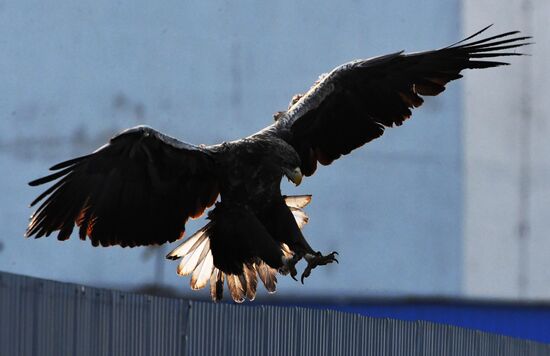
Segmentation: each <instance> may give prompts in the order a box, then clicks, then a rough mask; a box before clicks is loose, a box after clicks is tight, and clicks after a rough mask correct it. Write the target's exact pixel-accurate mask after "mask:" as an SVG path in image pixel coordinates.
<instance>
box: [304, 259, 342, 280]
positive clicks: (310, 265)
mask: <svg viewBox="0 0 550 356" xmlns="http://www.w3.org/2000/svg"><path fill="white" fill-rule="evenodd" d="M335 255H338V252H336V251H333V252H332V253H329V254H328V255H326V256H323V255H322V254H321V253H320V252H317V253H316V254H315V255H314V256H312V257H309V258H308V257H306V261H307V267H306V269H305V270H304V272H303V273H302V276H301V278H300V280H301V282H302V284H304V279H306V278H307V277H309V275H310V274H311V271H312V270H313V269H314V268H315V267H317V266H324V265H327V264H329V263H332V262H336V263H339V262H338V260H337V259H336V257H334V256H335Z"/></svg>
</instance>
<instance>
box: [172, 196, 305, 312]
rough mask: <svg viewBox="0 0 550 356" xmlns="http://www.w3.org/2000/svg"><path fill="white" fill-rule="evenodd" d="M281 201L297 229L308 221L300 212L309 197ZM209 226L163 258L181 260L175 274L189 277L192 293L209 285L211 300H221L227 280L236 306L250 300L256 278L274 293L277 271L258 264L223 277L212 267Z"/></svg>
mask: <svg viewBox="0 0 550 356" xmlns="http://www.w3.org/2000/svg"><path fill="white" fill-rule="evenodd" d="M284 199H285V203H286V205H287V206H288V207H289V209H290V211H291V212H292V215H293V216H294V219H295V220H296V223H297V224H298V227H299V228H300V229H301V228H302V227H303V226H304V225H305V224H307V222H308V220H309V218H308V216H307V215H306V213H305V212H304V211H303V210H302V208H303V207H305V206H306V205H308V204H309V202H310V201H311V195H296V196H287V197H285V198H284ZM211 224H212V223H208V224H207V225H206V226H204V227H203V228H202V229H200V230H199V231H197V232H196V233H195V234H193V235H192V236H191V237H189V238H188V239H187V240H185V241H184V242H183V243H182V244H181V245H179V246H178V247H176V248H175V249H174V250H172V251H171V252H170V253H169V254H168V255H167V256H166V257H167V258H169V259H179V258H181V261H180V263H179V265H178V269H177V272H178V274H179V275H183V276H185V275H189V274H192V275H191V280H190V285H191V288H192V289H201V288H204V287H205V286H206V285H207V284H210V294H211V297H212V299H213V300H219V299H221V297H222V294H223V284H224V280H227V285H228V287H229V291H230V294H231V298H232V299H233V300H234V301H235V302H237V303H242V302H243V301H244V300H245V299H246V298H248V299H250V300H254V298H255V296H256V286H257V283H258V282H257V278H258V277H260V280H261V281H262V282H263V284H264V286H265V288H266V289H267V291H268V292H269V293H275V289H276V283H277V277H276V275H277V270H276V269H274V268H271V267H269V266H268V265H267V264H266V263H265V262H263V261H261V260H259V261H258V262H256V263H254V264H253V265H246V264H244V265H243V273H242V274H240V275H227V274H225V273H223V272H222V271H220V270H219V269H218V268H216V267H215V266H214V258H213V256H212V250H211V249H210V236H209V228H210V226H211ZM281 250H282V252H283V254H284V255H285V257H287V258H290V257H292V256H293V252H292V251H291V250H290V248H289V247H288V246H287V245H286V244H284V243H283V244H281Z"/></svg>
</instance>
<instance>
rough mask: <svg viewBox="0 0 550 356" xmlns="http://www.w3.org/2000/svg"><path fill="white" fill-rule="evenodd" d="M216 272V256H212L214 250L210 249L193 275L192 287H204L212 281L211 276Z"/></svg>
mask: <svg viewBox="0 0 550 356" xmlns="http://www.w3.org/2000/svg"><path fill="white" fill-rule="evenodd" d="M213 272H214V258H212V251H211V250H210V249H208V252H207V254H206V256H205V257H204V258H203V259H202V262H200V264H199V265H198V266H197V268H195V270H194V271H193V275H192V276H191V282H190V284H191V288H192V289H202V288H204V287H205V286H206V284H207V283H208V282H209V281H210V276H211V275H212V273H213Z"/></svg>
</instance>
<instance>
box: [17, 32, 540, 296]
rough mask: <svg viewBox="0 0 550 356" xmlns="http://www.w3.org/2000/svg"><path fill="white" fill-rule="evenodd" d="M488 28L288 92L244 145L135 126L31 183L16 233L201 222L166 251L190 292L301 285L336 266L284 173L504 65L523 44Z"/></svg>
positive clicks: (134, 238) (128, 233) (120, 238)
mask: <svg viewBox="0 0 550 356" xmlns="http://www.w3.org/2000/svg"><path fill="white" fill-rule="evenodd" d="M489 27H490V26H488V27H486V28H484V29H482V30H481V31H478V32H476V33H475V34H473V35H472V36H469V37H467V38H465V39H464V40H462V41H459V42H456V43H454V44H452V45H450V46H447V47H444V48H440V49H437V50H432V51H425V52H415V53H404V52H403V51H400V52H395V53H391V54H388V55H384V56H379V57H374V58H370V59H365V60H354V61H351V62H348V63H345V64H343V65H340V66H338V67H336V68H335V69H333V70H332V71H331V72H329V73H328V74H323V75H321V76H320V77H319V79H318V80H317V81H316V82H315V83H314V84H313V86H312V87H311V88H310V89H309V90H308V91H307V92H306V93H304V94H298V95H295V96H294V97H293V98H292V100H291V102H290V104H289V106H288V108H287V110H284V111H279V112H277V113H276V114H275V115H274V119H275V120H274V122H272V123H271V124H270V125H269V126H267V127H266V128H264V129H262V130H261V131H259V132H257V133H254V134H252V135H250V136H248V137H245V138H243V139H239V140H235V141H230V142H223V143H221V144H216V145H211V146H205V145H193V144H190V143H185V142H182V141H179V140H177V139H175V138H172V137H170V136H168V135H165V134H163V133H161V132H158V131H156V130H154V129H153V128H151V127H148V126H137V127H134V128H130V129H127V130H125V131H122V132H121V133H119V134H117V135H116V136H114V137H113V138H111V139H110V141H109V142H108V143H107V144H105V145H104V146H102V147H100V148H98V149H97V150H95V151H94V152H92V153H90V154H87V155H84V156H81V157H77V158H73V159H70V160H67V161H65V162H62V163H58V164H56V165H54V166H53V167H51V168H50V170H51V171H54V172H53V173H51V174H49V175H47V176H45V177H42V178H39V179H36V180H33V181H32V182H30V183H29V184H30V185H31V186H38V185H42V184H45V183H50V182H53V184H52V185H51V186H50V187H48V188H47V189H46V190H45V191H44V192H43V193H42V194H40V195H39V196H38V197H37V198H36V199H35V200H34V201H33V202H32V203H31V207H32V206H35V205H37V204H38V203H41V204H40V205H39V207H38V208H37V209H36V211H35V212H34V213H33V214H32V216H31V218H30V222H29V225H28V228H27V231H26V233H25V236H27V237H31V236H34V237H35V238H39V237H42V236H49V235H50V234H51V233H53V232H57V239H58V240H66V239H68V238H69V237H70V236H71V234H72V232H73V229H74V228H75V226H76V227H77V228H78V235H79V237H80V239H82V240H86V239H87V238H88V239H90V240H91V243H92V245H93V246H113V245H119V246H122V247H134V246H145V245H159V244H164V243H169V242H173V241H176V240H179V239H182V238H183V235H184V232H185V224H186V222H187V220H188V219H189V218H198V217H199V216H201V215H202V214H203V213H204V212H205V210H206V209H208V208H209V207H211V206H213V205H214V208H213V209H211V210H209V212H208V214H207V219H208V223H207V224H206V225H205V226H204V227H203V228H201V229H199V230H198V231H197V232H196V233H194V234H193V235H191V236H190V237H189V238H187V239H186V240H185V241H184V242H183V243H182V244H181V245H179V246H178V247H176V248H175V249H174V250H173V251H171V252H170V253H169V254H168V255H167V256H166V257H167V258H168V259H174V260H177V259H181V261H180V263H179V265H178V268H177V273H178V274H180V275H191V279H190V284H191V288H192V289H201V288H203V287H205V286H206V285H208V284H209V285H210V294H211V297H212V299H213V300H214V301H218V300H221V299H222V297H223V290H224V285H225V283H226V281H227V286H228V289H229V292H230V295H231V297H232V299H233V300H234V301H235V302H243V301H244V300H246V299H249V300H253V299H254V298H255V296H256V290H257V285H258V279H260V280H261V281H262V283H263V285H264V286H265V288H266V289H267V291H268V292H271V293H273V292H275V290H276V283H277V275H278V274H281V275H290V276H291V277H292V278H294V279H295V280H296V276H297V274H298V273H297V270H296V264H297V262H298V261H300V260H302V259H304V260H305V261H306V262H307V266H306V267H305V269H304V271H303V273H302V274H301V281H302V283H303V282H304V279H305V278H306V277H308V276H309V275H310V273H311V272H312V270H313V269H314V268H316V267H318V266H322V265H327V264H330V263H333V262H338V260H337V258H336V256H337V253H336V252H331V253H328V254H322V253H321V252H319V251H316V250H315V249H314V248H312V247H311V246H310V244H309V243H308V242H307V241H306V239H305V237H304V235H303V234H302V231H301V229H302V227H303V226H304V224H306V223H307V220H308V217H307V215H306V214H305V212H304V210H303V209H304V207H305V206H306V205H307V204H308V203H309V202H310V200H311V196H310V195H297V196H285V195H283V194H282V193H281V188H280V184H281V180H282V178H283V177H284V176H286V177H287V178H288V179H289V180H290V181H292V182H293V183H294V184H296V185H299V184H300V182H301V181H302V179H303V177H304V176H306V177H308V176H311V175H312V174H314V173H315V171H316V169H317V167H318V166H319V164H321V165H323V166H327V165H329V164H331V162H333V161H334V160H336V159H338V158H340V157H341V156H344V155H347V154H349V153H350V152H351V151H353V150H354V149H356V148H358V147H361V146H363V145H364V144H365V143H367V142H370V141H372V140H374V139H376V138H378V137H380V136H382V134H383V133H384V130H385V129H386V128H387V127H393V126H401V124H403V122H404V121H405V120H406V119H408V118H409V117H410V116H411V109H413V108H416V107H419V106H421V105H422V103H423V101H424V99H423V97H425V96H435V95H438V94H440V93H441V92H443V91H444V90H445V85H446V84H447V83H449V82H450V81H453V80H455V79H459V78H461V77H462V75H461V72H462V71H463V70H464V69H474V68H475V69H477V68H490V67H498V66H501V65H506V64H509V63H506V62H502V61H495V59H497V58H496V57H504V56H517V55H522V53H518V52H516V50H515V49H516V48H517V47H520V46H524V45H527V44H530V43H528V42H527V40H528V39H529V38H530V37H528V36H521V35H519V31H511V32H506V33H501V34H498V35H494V36H490V37H485V38H481V39H479V37H478V36H479V35H480V34H481V33H482V32H484V31H485V30H487V29H488V28H489Z"/></svg>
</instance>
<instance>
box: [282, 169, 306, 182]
mask: <svg viewBox="0 0 550 356" xmlns="http://www.w3.org/2000/svg"><path fill="white" fill-rule="evenodd" d="M284 171H285V175H286V176H287V178H288V179H289V180H290V181H292V183H294V184H296V185H297V186H298V185H300V183H302V178H303V177H304V176H303V175H302V171H301V170H300V167H296V168H294V169H293V170H289V169H285V170H284Z"/></svg>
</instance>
